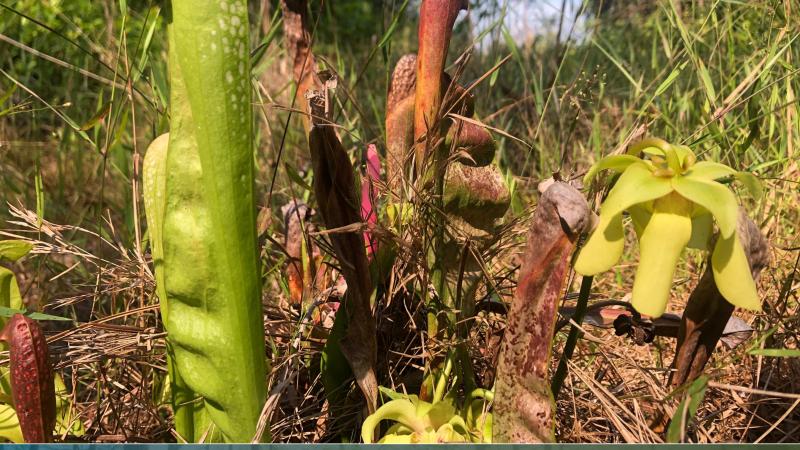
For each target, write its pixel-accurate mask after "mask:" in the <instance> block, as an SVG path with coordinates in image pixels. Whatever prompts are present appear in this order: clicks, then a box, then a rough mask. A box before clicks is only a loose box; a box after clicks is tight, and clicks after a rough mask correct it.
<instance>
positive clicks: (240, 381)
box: [143, 0, 268, 442]
mask: <svg viewBox="0 0 800 450" xmlns="http://www.w3.org/2000/svg"><path fill="white" fill-rule="evenodd" d="M169 43H170V50H169V53H170V55H169V71H170V84H171V87H170V133H169V136H168V137H162V138H159V140H157V141H156V142H154V144H153V145H151V148H150V149H149V150H148V152H147V154H146V155H145V164H144V169H145V170H144V174H143V175H144V194H145V208H146V212H147V216H148V225H149V229H150V235H151V239H152V250H153V252H152V253H153V258H154V265H155V269H156V270H155V272H156V282H157V284H158V285H159V286H158V288H157V291H158V293H159V297H160V301H161V303H162V312H163V319H164V324H165V328H166V330H167V332H168V338H167V340H168V347H169V349H170V354H169V356H170V372H171V375H172V377H171V378H172V383H173V385H172V388H173V402H174V403H175V404H174V405H173V407H174V410H175V413H176V429H177V431H178V433H179V434H181V436H182V437H184V438H185V439H187V440H193V441H197V440H201V439H204V440H205V441H208V440H214V439H216V437H215V436H219V437H221V438H222V439H224V440H225V441H228V442H250V441H251V440H252V439H254V438H259V437H258V436H255V434H256V430H257V424H258V419H259V416H260V413H261V410H262V408H263V405H264V402H265V400H266V371H267V367H266V366H267V364H266V361H265V359H266V357H265V348H264V328H263V319H262V309H261V284H260V271H259V260H258V253H257V240H256V218H255V203H254V195H253V185H254V183H253V172H254V168H253V149H252V139H251V136H252V130H251V122H252V117H251V115H252V113H251V108H250V84H249V74H250V64H249V46H248V16H247V2H246V1H244V0H223V1H210V0H201V1H189V0H173V1H172V21H171V24H170V26H169ZM165 144H166V147H165ZM176 391H177V392H178V393H180V395H175V394H176ZM187 396H188V397H189V398H188V399H187ZM187 400H188V401H187ZM187 403H188V404H191V405H194V406H193V407H192V408H191V409H190V410H188V411H187V410H186V408H185V407H186V406H187ZM198 405H199V406H198ZM260 438H262V439H267V438H268V437H267V436H261V437H260Z"/></svg>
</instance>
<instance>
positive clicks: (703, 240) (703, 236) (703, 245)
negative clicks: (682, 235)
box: [686, 212, 714, 250]
mask: <svg viewBox="0 0 800 450" xmlns="http://www.w3.org/2000/svg"><path fill="white" fill-rule="evenodd" d="M713 233H714V218H713V217H712V216H711V213H708V212H707V213H706V214H699V215H695V216H694V217H692V237H691V238H690V239H689V243H688V244H686V246H687V247H689V248H696V249H698V250H708V243H709V240H710V239H711V235H712V234H713Z"/></svg>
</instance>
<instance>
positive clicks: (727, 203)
mask: <svg viewBox="0 0 800 450" xmlns="http://www.w3.org/2000/svg"><path fill="white" fill-rule="evenodd" d="M672 186H673V187H674V188H675V191H677V192H678V193H679V194H681V195H682V196H683V197H684V198H686V199H688V200H690V201H692V202H694V203H697V204H698V205H700V206H702V207H703V208H706V209H707V210H709V211H711V214H712V215H713V216H714V219H716V221H717V225H719V229H720V232H721V233H722V236H723V237H725V238H728V237H730V236H731V235H732V234H733V233H734V232H735V231H736V218H737V215H738V211H739V205H738V204H737V203H736V196H735V195H733V192H731V191H730V190H729V189H728V188H727V187H725V186H723V185H721V184H719V183H717V182H715V181H706V180H703V179H700V178H696V177H693V176H678V177H674V178H673V179H672Z"/></svg>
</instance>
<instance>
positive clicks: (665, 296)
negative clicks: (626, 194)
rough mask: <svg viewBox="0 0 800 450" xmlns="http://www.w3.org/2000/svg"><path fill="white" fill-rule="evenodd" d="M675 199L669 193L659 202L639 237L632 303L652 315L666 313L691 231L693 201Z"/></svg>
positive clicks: (637, 308)
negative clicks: (674, 278)
mask: <svg viewBox="0 0 800 450" xmlns="http://www.w3.org/2000/svg"><path fill="white" fill-rule="evenodd" d="M675 200H676V199H675V198H674V197H672V196H670V197H666V198H663V199H660V200H658V201H657V202H656V205H655V208H654V210H653V215H652V217H651V218H650V221H649V222H648V223H647V227H646V228H645V229H644V233H642V238H641V239H640V240H639V249H640V250H639V254H640V256H639V268H638V269H637V270H636V279H635V280H634V282H633V293H632V299H631V304H632V305H633V307H634V308H636V310H637V311H639V312H640V313H642V314H646V315H648V316H651V317H659V316H661V315H662V314H664V311H665V310H666V308H667V301H668V300H669V293H670V288H671V287H672V277H673V275H674V274H675V266H676V265H677V264H678V259H679V258H680V256H681V252H682V251H683V248H684V247H685V246H686V243H687V242H689V238H690V237H691V235H692V219H691V217H690V213H691V204H689V202H687V201H686V200H684V199H682V198H678V200H677V201H675Z"/></svg>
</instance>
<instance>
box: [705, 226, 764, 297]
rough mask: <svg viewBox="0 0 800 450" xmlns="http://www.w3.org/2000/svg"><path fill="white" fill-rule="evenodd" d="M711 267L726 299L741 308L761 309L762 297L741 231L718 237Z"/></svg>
mask: <svg viewBox="0 0 800 450" xmlns="http://www.w3.org/2000/svg"><path fill="white" fill-rule="evenodd" d="M711 269H712V271H713V273H714V281H715V282H716V284H717V288H719V292H720V293H721V294H722V296H723V297H725V300H727V301H728V302H730V303H731V304H733V305H736V306H738V307H740V308H745V309H750V310H754V311H761V299H760V298H759V297H758V290H757V289H756V282H755V281H754V280H753V276H752V274H751V272H750V264H749V263H748V262H747V256H746V255H745V253H744V248H742V244H741V242H739V233H736V232H734V233H733V235H732V236H730V237H727V238H724V237H722V236H720V237H719V239H717V244H716V246H715V247H714V253H713V254H712V255H711Z"/></svg>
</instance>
